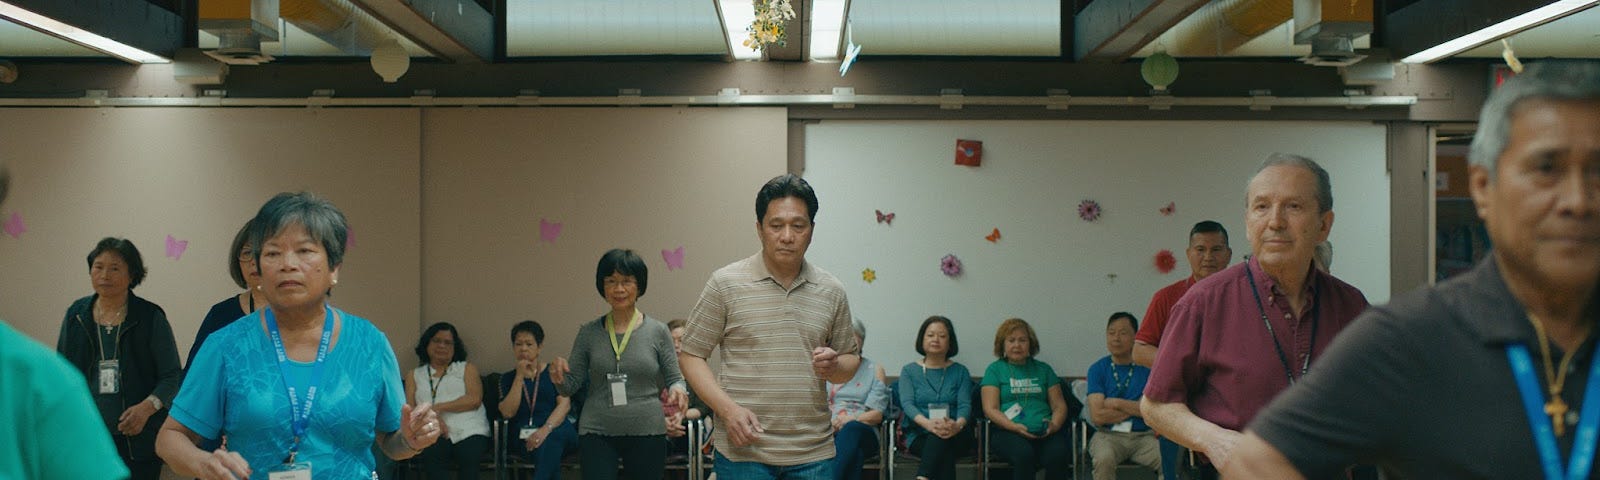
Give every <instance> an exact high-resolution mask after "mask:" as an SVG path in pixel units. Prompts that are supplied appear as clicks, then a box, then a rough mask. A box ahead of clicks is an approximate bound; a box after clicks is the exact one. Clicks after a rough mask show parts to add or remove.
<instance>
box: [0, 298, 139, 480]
mask: <svg viewBox="0 0 1600 480" xmlns="http://www.w3.org/2000/svg"><path fill="white" fill-rule="evenodd" d="M0 345H5V346H6V347H5V348H3V349H0V380H3V383H4V384H5V388H3V389H0V418H5V419H6V420H5V421H4V422H0V445H5V446H4V447H0V478H16V479H24V478H108V479H115V478H127V477H128V469H127V467H124V466H123V465H122V460H120V459H118V457H117V447H116V446H115V445H112V443H111V435H110V434H109V433H107V432H106V427H105V425H104V424H103V423H101V421H100V413H99V412H98V411H96V410H95V406H94V401H93V400H91V399H90V397H89V389H88V384H87V383H85V382H84V381H83V374H81V373H78V369H77V368H75V367H73V366H72V364H71V363H68V362H67V360H66V359H65V358H61V355H60V354H57V353H56V352H55V350H52V349H50V348H46V347H45V346H44V345H40V344H39V343H37V342H35V341H34V340H33V339H31V338H28V337H27V336H26V335H23V334H22V333H20V332H18V331H16V330H14V329H12V328H11V326H10V325H7V324H6V323H5V322H0ZM146 428H154V427H153V426H152V427H146Z"/></svg>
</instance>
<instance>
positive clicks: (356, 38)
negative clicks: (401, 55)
mask: <svg viewBox="0 0 1600 480" xmlns="http://www.w3.org/2000/svg"><path fill="white" fill-rule="evenodd" d="M278 1H279V4H278V14H279V15H280V16H282V17H283V19H284V21H287V22H289V23H292V24H294V26H296V27H300V29H301V30H305V31H306V33H310V34H312V35H315V36H316V37H317V38H319V39H322V41H324V42H328V44H329V45H333V46H334V48H338V49H339V50H340V51H343V52H345V53H348V54H351V55H362V56H366V55H371V54H372V50H373V49H375V48H377V47H378V46H379V45H381V44H382V43H383V42H384V41H385V40H392V39H394V36H393V35H391V34H390V33H389V29H388V27H386V26H384V25H383V24H381V23H378V20H377V19H374V18H372V16H371V15H368V14H367V13H366V12H364V11H361V10H360V9H358V8H356V6H355V5H352V4H351V3H350V2H349V1H347V0H278Z"/></svg>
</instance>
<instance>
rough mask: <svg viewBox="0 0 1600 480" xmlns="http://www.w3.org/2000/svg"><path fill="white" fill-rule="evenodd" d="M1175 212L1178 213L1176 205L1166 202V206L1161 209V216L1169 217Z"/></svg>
mask: <svg viewBox="0 0 1600 480" xmlns="http://www.w3.org/2000/svg"><path fill="white" fill-rule="evenodd" d="M1176 211H1178V204H1177V203H1174V202H1167V206H1165V207H1161V214H1162V215H1166V216H1169V217H1170V216H1172V212H1176Z"/></svg>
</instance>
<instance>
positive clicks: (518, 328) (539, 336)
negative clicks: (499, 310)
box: [511, 320, 544, 346]
mask: <svg viewBox="0 0 1600 480" xmlns="http://www.w3.org/2000/svg"><path fill="white" fill-rule="evenodd" d="M519 333H526V334H528V335H533V343H537V344H539V345H540V346H543V345H544V327H541V326H539V322H535V321H533V320H523V321H521V322H517V324H516V325H512V326H511V343H517V334H519Z"/></svg>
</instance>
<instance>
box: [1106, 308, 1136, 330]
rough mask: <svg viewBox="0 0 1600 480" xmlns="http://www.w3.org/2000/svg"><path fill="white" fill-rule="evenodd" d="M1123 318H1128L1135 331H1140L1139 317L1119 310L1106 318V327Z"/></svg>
mask: <svg viewBox="0 0 1600 480" xmlns="http://www.w3.org/2000/svg"><path fill="white" fill-rule="evenodd" d="M1121 318H1126V319H1128V323H1129V324H1131V325H1133V331H1135V332H1137V331H1139V319H1138V318H1137V317H1134V316H1133V314H1131V313H1128V312H1117V313H1113V314H1111V318H1108V319H1106V328H1111V324H1113V323H1117V319H1121Z"/></svg>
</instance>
